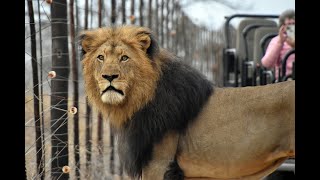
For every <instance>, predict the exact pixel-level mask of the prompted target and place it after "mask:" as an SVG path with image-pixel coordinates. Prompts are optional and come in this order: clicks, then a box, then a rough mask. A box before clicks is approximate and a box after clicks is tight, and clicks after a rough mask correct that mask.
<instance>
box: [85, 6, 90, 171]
mask: <svg viewBox="0 0 320 180" xmlns="http://www.w3.org/2000/svg"><path fill="white" fill-rule="evenodd" d="M88 11H89V5H88V0H86V1H85V9H84V12H85V14H84V22H85V23H84V29H85V30H86V29H88V19H89V17H88V15H89V13H88ZM91 116H92V112H91V107H90V106H89V102H88V97H86V149H87V150H86V152H87V153H86V168H87V174H86V177H90V175H89V173H90V171H91V163H90V162H91V139H92V136H91V133H92V127H91V122H92V119H91Z"/></svg>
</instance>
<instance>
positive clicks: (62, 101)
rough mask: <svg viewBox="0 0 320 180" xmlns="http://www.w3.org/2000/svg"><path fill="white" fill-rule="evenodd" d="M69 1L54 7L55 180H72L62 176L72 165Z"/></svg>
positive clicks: (53, 168)
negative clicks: (70, 156) (70, 140)
mask: <svg viewBox="0 0 320 180" xmlns="http://www.w3.org/2000/svg"><path fill="white" fill-rule="evenodd" d="M61 4H65V5H66V4H67V1H66V0H55V3H52V4H51V20H52V21H51V22H52V24H51V33H52V70H53V71H55V72H56V74H57V77H56V78H53V79H52V80H51V106H52V107H54V108H52V109H51V134H52V139H51V144H52V151H51V152H52V154H51V155H52V162H51V176H52V178H53V179H55V178H56V179H57V178H58V177H59V179H63V180H64V179H69V174H67V173H62V171H61V169H62V166H65V165H68V163H69V161H68V114H67V112H66V110H67V109H68V78H69V52H68V25H67V22H68V21H67V6H62V5H61Z"/></svg>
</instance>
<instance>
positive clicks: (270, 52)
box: [261, 35, 295, 79]
mask: <svg viewBox="0 0 320 180" xmlns="http://www.w3.org/2000/svg"><path fill="white" fill-rule="evenodd" d="M278 41H279V35H278V36H276V37H274V38H273V39H272V40H271V41H270V43H269V45H268V48H267V50H266V54H265V55H264V56H263V58H262V59H261V63H262V65H263V66H264V67H266V68H273V67H275V77H276V79H278V74H279V68H281V60H282V59H283V57H284V56H285V54H286V53H287V52H288V51H289V50H290V49H292V47H291V46H290V45H289V44H288V43H287V42H284V43H283V44H281V43H279V42H278ZM294 60H295V54H291V55H290V56H289V58H288V60H287V69H286V75H290V74H292V63H293V61H294Z"/></svg>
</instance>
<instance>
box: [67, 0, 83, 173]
mask: <svg viewBox="0 0 320 180" xmlns="http://www.w3.org/2000/svg"><path fill="white" fill-rule="evenodd" d="M73 4H74V0H70V1H69V18H70V26H69V31H70V40H71V61H72V81H73V93H74V94H73V107H76V108H79V102H78V100H79V85H78V79H79V78H78V61H77V60H76V47H75V41H74V38H75V28H74V25H75V24H74V13H73V9H74V6H73ZM73 123H74V127H73V130H74V155H75V171H76V179H80V172H79V170H80V156H79V153H80V145H79V114H78V113H76V114H74V115H73Z"/></svg>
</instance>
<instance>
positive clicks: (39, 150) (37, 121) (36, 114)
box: [28, 1, 44, 179]
mask: <svg viewBox="0 0 320 180" xmlns="http://www.w3.org/2000/svg"><path fill="white" fill-rule="evenodd" d="M28 10H29V19H30V33H31V58H32V59H31V61H32V63H31V64H32V72H33V106H34V121H35V125H34V127H35V133H36V152H37V153H36V154H37V155H36V161H37V167H38V168H37V171H38V174H39V176H40V179H44V175H43V172H44V166H43V165H44V164H43V161H42V157H43V153H42V142H43V139H42V136H41V124H40V122H41V121H40V113H39V110H40V107H39V99H38V97H39V80H38V62H37V44H36V29H35V22H34V13H33V4H32V1H28Z"/></svg>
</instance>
